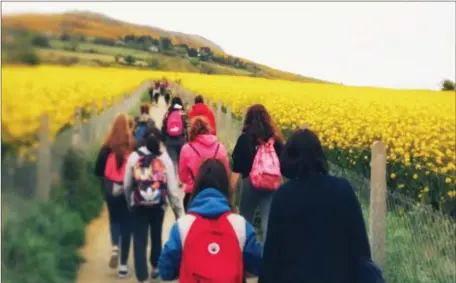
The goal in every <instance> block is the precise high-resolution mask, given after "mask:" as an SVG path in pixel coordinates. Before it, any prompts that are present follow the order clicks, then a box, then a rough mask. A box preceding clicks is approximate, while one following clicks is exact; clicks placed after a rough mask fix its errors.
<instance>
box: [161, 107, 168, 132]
mask: <svg viewBox="0 0 456 283" xmlns="http://www.w3.org/2000/svg"><path fill="white" fill-rule="evenodd" d="M167 123H168V112H166V114H165V116H164V117H163V122H162V128H161V132H162V135H163V137H165V136H166V124H167Z"/></svg>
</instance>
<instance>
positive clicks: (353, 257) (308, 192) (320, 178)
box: [259, 129, 381, 283]
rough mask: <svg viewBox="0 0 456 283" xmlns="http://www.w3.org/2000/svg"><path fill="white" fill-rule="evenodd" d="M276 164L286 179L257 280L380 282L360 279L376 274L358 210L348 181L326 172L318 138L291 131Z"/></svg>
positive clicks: (278, 194) (273, 282)
mask: <svg viewBox="0 0 456 283" xmlns="http://www.w3.org/2000/svg"><path fill="white" fill-rule="evenodd" d="M280 164H281V170H282V174H283V175H284V176H285V177H287V178H289V181H288V182H286V183H285V184H283V185H282V186H281V187H280V188H279V189H278V190H277V191H276V192H275V194H274V199H273V201H272V205H271V212H270V215H269V225H268V230H267V241H266V244H265V247H264V254H263V266H262V269H261V270H262V272H261V273H262V274H261V276H260V279H259V282H260V283H269V282H270V283H276V282H320V283H330V282H337V283H352V282H381V281H377V280H372V278H370V279H366V277H365V278H364V279H363V280H360V278H359V277H358V276H360V274H363V275H362V276H365V275H366V274H368V276H371V275H374V276H376V277H377V275H378V274H379V273H377V271H375V266H374V265H373V263H372V262H371V259H370V258H371V252H370V248H369V241H368V237H367V232H366V227H365V224H364V219H363V215H362V212H361V207H360V204H359V202H358V199H357V197H356V195H355V193H354V191H353V188H352V186H351V185H350V183H349V182H348V181H347V180H346V179H343V178H337V177H332V176H330V175H329V174H328V162H327V161H326V157H325V154H324V152H323V148H322V146H321V144H320V141H319V139H318V137H317V135H316V134H315V133H313V132H312V131H311V130H308V129H304V130H297V131H296V132H294V133H293V135H292V136H291V137H290V138H289V139H288V141H287V143H286V145H285V147H284V149H283V152H282V156H281V158H280ZM380 277H381V274H380ZM380 277H377V278H380Z"/></svg>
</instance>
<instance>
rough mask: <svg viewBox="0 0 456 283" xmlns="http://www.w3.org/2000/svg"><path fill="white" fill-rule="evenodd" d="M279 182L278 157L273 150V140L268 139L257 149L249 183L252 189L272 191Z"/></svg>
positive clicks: (280, 176) (280, 179) (280, 178)
mask: <svg viewBox="0 0 456 283" xmlns="http://www.w3.org/2000/svg"><path fill="white" fill-rule="evenodd" d="M281 181H282V174H281V173H280V162H279V157H278V156H277V153H276V151H275V149H274V138H270V139H269V140H268V141H267V142H265V143H263V144H260V145H259V147H258V150H257V152H256V154H255V158H254V159H253V165H252V170H251V171H250V182H251V183H252V186H253V187H254V188H257V189H263V190H269V191H273V190H276V189H277V188H278V187H279V186H280V183H281Z"/></svg>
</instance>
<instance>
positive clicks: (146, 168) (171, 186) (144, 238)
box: [124, 129, 182, 282]
mask: <svg viewBox="0 0 456 283" xmlns="http://www.w3.org/2000/svg"><path fill="white" fill-rule="evenodd" d="M160 135H161V134H160V131H159V130H158V129H151V130H150V132H149V133H148V135H147V138H146V143H145V146H141V147H140V148H139V149H138V150H136V151H134V152H132V153H131V154H130V156H129V157H128V161H127V165H126V169H125V177H124V188H125V195H126V199H127V203H128V206H129V207H130V209H131V211H132V216H133V217H132V219H133V221H132V222H133V242H134V260H135V261H134V265H135V273H136V279H137V280H138V281H139V282H146V281H147V280H148V279H149V278H151V279H153V280H155V279H158V277H159V270H158V258H159V257H160V253H161V249H162V228H163V219H164V215H165V211H166V207H167V205H168V203H170V204H171V207H172V209H173V211H174V214H175V215H176V217H177V218H179V217H180V216H181V215H182V206H181V203H180V201H179V197H178V187H177V179H176V172H175V171H174V166H173V163H172V161H171V159H170V157H169V155H168V154H167V153H166V152H161V150H160V142H161V137H160ZM149 228H150V238H151V250H150V257H149V262H150V264H151V266H152V271H151V274H150V277H149V273H148V267H147V260H146V250H147V242H148V237H149Z"/></svg>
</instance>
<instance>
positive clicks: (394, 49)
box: [2, 2, 456, 89]
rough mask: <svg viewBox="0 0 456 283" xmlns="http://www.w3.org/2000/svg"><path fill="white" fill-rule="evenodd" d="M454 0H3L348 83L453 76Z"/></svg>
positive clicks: (425, 85) (406, 82)
mask: <svg viewBox="0 0 456 283" xmlns="http://www.w3.org/2000/svg"><path fill="white" fill-rule="evenodd" d="M455 8H456V3H454V2H436V3H432V2H415V3H408V2H396V3H394V2H370V3H368V2H364V3H360V2H340V3H337V2H331V3H329V2H321V3H317V2H287V3H278V2H275V3H272V2H263V3H258V2H257V3H254V2H248V3H245V2H243V3H241V2H231V3H230V2H218V3H217V2H212V3H209V2H195V3H191V2H168V3H165V2H48V3H46V2H28V3H27V2H6V3H5V2H2V14H11V13H24V12H38V13H56V12H65V11H70V10H84V11H92V12H97V13H102V14H105V15H107V16H110V17H113V18H115V19H119V20H124V21H127V22H131V23H137V24H143V25H151V26H156V27H160V28H163V29H167V30H173V31H179V32H184V33H190V34H198V35H201V36H204V37H206V38H207V39H209V40H211V41H213V42H215V43H216V44H218V45H220V46H221V47H222V48H223V49H224V50H225V52H227V53H229V54H232V55H235V56H238V57H242V58H246V59H249V60H252V61H255V62H258V63H262V64H265V65H268V66H271V67H273V68H278V69H280V70H285V71H289V72H293V73H298V74H301V75H304V76H309V77H315V78H319V79H323V80H328V81H332V82H337V83H343V84H346V85H358V86H376V87H388V88H407V89H438V88H439V85H440V83H441V81H442V80H443V79H447V78H448V79H451V80H454V79H455V77H456V74H455V60H456V56H455V53H456V44H455V33H456V31H455V29H456V28H455V25H456V24H455Z"/></svg>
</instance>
